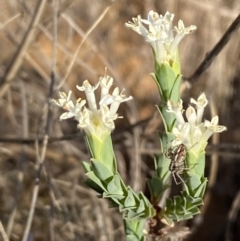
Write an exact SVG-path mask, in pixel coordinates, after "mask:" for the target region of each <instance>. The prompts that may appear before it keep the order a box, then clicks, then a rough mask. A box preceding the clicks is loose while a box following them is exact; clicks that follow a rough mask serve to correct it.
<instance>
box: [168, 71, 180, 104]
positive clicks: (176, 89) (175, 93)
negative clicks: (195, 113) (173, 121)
mask: <svg viewBox="0 0 240 241" xmlns="http://www.w3.org/2000/svg"><path fill="white" fill-rule="evenodd" d="M181 80H182V76H181V75H177V77H176V79H175V81H174V84H173V86H172V89H171V91H170V96H169V99H170V100H172V101H174V102H176V103H177V102H179V99H180V95H179V93H180V84H181Z"/></svg>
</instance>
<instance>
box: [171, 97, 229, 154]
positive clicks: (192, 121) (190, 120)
mask: <svg viewBox="0 0 240 241" xmlns="http://www.w3.org/2000/svg"><path fill="white" fill-rule="evenodd" d="M191 103H193V104H195V105H196V109H197V110H195V109H194V108H193V107H192V106H189V107H188V108H187V110H186V119H187V121H185V120H184V118H183V115H182V112H183V110H182V100H180V102H179V103H174V102H172V101H168V110H167V111H168V112H171V113H174V114H175V118H176V121H177V122H176V125H175V127H174V128H173V130H172V133H173V134H174V135H175V137H176V138H175V139H174V140H173V141H172V147H174V146H177V145H180V144H184V145H185V146H186V148H187V149H188V150H189V149H191V150H192V151H194V152H196V153H201V152H202V151H203V150H204V149H205V147H206V144H207V142H208V139H209V138H210V137H211V136H212V135H213V133H220V132H223V131H225V130H227V128H226V127H225V126H221V125H218V120H219V119H218V116H215V117H213V118H212V120H211V122H210V121H208V120H205V121H204V122H202V116H203V112H204V108H205V107H206V105H207V104H208V100H207V98H206V96H205V94H204V93H202V94H201V95H200V96H199V97H198V99H197V101H196V100H194V99H191Z"/></svg>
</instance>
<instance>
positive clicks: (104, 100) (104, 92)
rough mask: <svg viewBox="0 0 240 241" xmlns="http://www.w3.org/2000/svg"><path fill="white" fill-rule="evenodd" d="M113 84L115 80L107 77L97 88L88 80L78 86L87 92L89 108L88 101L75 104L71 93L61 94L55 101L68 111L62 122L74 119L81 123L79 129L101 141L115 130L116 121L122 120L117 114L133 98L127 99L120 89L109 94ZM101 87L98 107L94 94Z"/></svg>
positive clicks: (100, 81) (101, 80)
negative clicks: (120, 107)
mask: <svg viewBox="0 0 240 241" xmlns="http://www.w3.org/2000/svg"><path fill="white" fill-rule="evenodd" d="M112 84H113V78H111V77H110V76H106V75H105V76H104V77H100V79H99V82H98V84H97V85H96V86H91V84H90V83H89V82H88V80H85V81H84V82H83V85H82V86H78V85H77V86H76V87H77V89H78V90H80V91H84V92H85V95H86V98H87V103H88V108H87V107H86V106H85V104H86V100H82V99H78V100H77V101H76V104H74V103H73V101H72V100H71V99H70V97H71V94H72V92H71V91H70V92H69V93H68V95H66V94H65V93H64V92H60V93H59V95H60V98H59V99H57V100H53V102H54V103H55V104H56V105H58V106H60V107H62V108H63V109H64V110H66V111H67V112H65V113H63V114H62V115H61V116H60V120H63V119H68V118H71V117H74V118H75V119H76V120H77V121H78V122H79V124H78V127H79V128H81V129H83V130H84V131H85V132H86V134H87V135H92V134H93V135H96V136H98V137H99V138H100V139H101V138H102V137H103V136H104V135H106V134H109V133H110V132H111V131H112V130H113V129H114V128H115V124H114V121H115V120H116V119H117V118H121V117H120V116H118V114H117V111H118V108H119V105H120V104H121V103H122V102H124V101H128V100H131V99H132V97H131V96H129V97H125V95H124V94H123V91H124V90H123V91H122V92H120V91H119V88H118V87H116V88H115V89H114V90H113V92H112V94H109V89H110V87H111V86H112ZM99 86H101V100H100V101H99V105H97V103H96V97H95V93H94V92H95V90H96V89H97V88H98V87H99Z"/></svg>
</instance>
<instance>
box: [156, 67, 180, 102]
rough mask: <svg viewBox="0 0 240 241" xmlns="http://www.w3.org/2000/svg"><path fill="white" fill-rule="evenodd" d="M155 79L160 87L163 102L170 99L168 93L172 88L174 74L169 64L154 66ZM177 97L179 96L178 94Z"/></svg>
mask: <svg viewBox="0 0 240 241" xmlns="http://www.w3.org/2000/svg"><path fill="white" fill-rule="evenodd" d="M156 79H157V82H158V83H159V85H160V87H161V92H162V97H163V100H164V101H165V102H167V100H169V98H170V91H171V90H172V88H173V84H174V81H175V79H176V74H175V73H174V71H173V69H172V67H171V66H170V65H169V64H160V65H159V64H157V65H156ZM178 96H179V94H178Z"/></svg>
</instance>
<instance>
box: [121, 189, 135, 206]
mask: <svg viewBox="0 0 240 241" xmlns="http://www.w3.org/2000/svg"><path fill="white" fill-rule="evenodd" d="M124 206H125V207H135V206H136V201H135V198H134V195H133V193H132V191H131V190H128V195H127V197H126V199H125V202H124Z"/></svg>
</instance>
